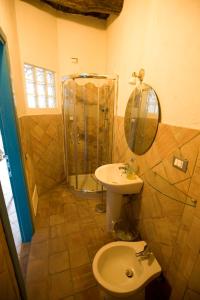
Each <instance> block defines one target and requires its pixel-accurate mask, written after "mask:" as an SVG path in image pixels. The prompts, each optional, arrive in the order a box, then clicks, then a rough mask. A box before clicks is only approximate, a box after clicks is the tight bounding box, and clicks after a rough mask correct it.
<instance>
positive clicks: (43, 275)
mask: <svg viewBox="0 0 200 300" xmlns="http://www.w3.org/2000/svg"><path fill="white" fill-rule="evenodd" d="M47 277H48V260H47V259H46V260H45V259H36V260H29V263H28V269H27V277H26V280H27V281H38V282H39V281H42V280H46V279H47Z"/></svg>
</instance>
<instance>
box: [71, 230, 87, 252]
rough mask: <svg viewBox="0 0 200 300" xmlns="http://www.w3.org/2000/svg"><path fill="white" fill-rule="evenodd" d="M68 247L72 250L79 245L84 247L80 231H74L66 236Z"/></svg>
mask: <svg viewBox="0 0 200 300" xmlns="http://www.w3.org/2000/svg"><path fill="white" fill-rule="evenodd" d="M67 242H68V248H69V250H70V251H74V250H76V249H77V248H79V247H84V241H83V237H82V234H81V233H80V232H74V233H71V234H69V235H68V236H67Z"/></svg>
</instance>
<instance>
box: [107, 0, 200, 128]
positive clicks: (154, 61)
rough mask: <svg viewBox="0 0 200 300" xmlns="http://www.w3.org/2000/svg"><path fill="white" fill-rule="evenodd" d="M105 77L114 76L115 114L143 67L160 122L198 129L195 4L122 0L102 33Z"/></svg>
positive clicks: (199, 18) (198, 14) (199, 19)
mask: <svg viewBox="0 0 200 300" xmlns="http://www.w3.org/2000/svg"><path fill="white" fill-rule="evenodd" d="M107 44H108V47H107V72H109V73H113V72H114V73H118V74H119V105H118V115H121V116H123V115H124V111H125V107H126V103H127V100H128V97H129V95H130V93H131V90H132V88H133V86H131V85H129V84H128V78H129V76H130V75H131V73H132V72H133V71H139V69H140V68H144V69H145V72H146V75H145V80H144V81H145V82H146V83H148V84H150V85H152V86H153V88H154V89H155V91H156V92H157V94H158V96H159V100H160V103H161V110H162V122H163V123H167V124H172V125H177V126H183V127H190V128H197V129H200V89H199V87H200V59H199V53H200V1H199V0H192V1H189V0H168V1H160V0H124V7H123V11H122V13H121V14H120V16H119V17H118V18H110V19H109V21H108V28H107Z"/></svg>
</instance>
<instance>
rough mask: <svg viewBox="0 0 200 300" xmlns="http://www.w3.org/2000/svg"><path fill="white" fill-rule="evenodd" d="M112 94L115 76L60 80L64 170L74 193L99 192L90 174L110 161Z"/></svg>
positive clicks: (81, 75) (94, 75) (85, 75)
mask: <svg viewBox="0 0 200 300" xmlns="http://www.w3.org/2000/svg"><path fill="white" fill-rule="evenodd" d="M116 91H117V77H116V76H115V77H114V76H113V77H109V76H107V75H97V74H85V73H84V74H78V75H70V76H66V77H65V78H64V79H63V85H62V92H63V121H64V142H65V143H64V144H65V170H66V177H67V182H68V184H69V186H71V187H73V188H74V189H75V190H78V191H87V192H96V191H101V190H102V187H101V185H100V184H99V183H98V181H97V180H96V178H95V176H94V172H95V169H96V168H97V167H99V166H101V165H103V164H107V163H111V162H112V143H113V123H114V109H115V103H116V101H115V98H116Z"/></svg>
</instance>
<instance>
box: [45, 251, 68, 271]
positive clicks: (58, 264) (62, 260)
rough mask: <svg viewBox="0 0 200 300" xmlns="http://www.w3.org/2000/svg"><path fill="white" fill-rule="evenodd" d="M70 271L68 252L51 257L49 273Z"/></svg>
mask: <svg viewBox="0 0 200 300" xmlns="http://www.w3.org/2000/svg"><path fill="white" fill-rule="evenodd" d="M67 269H69V254H68V251H63V252H59V253H56V254H53V255H51V256H50V257H49V273H50V274H54V273H58V272H62V271H64V270H67Z"/></svg>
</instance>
